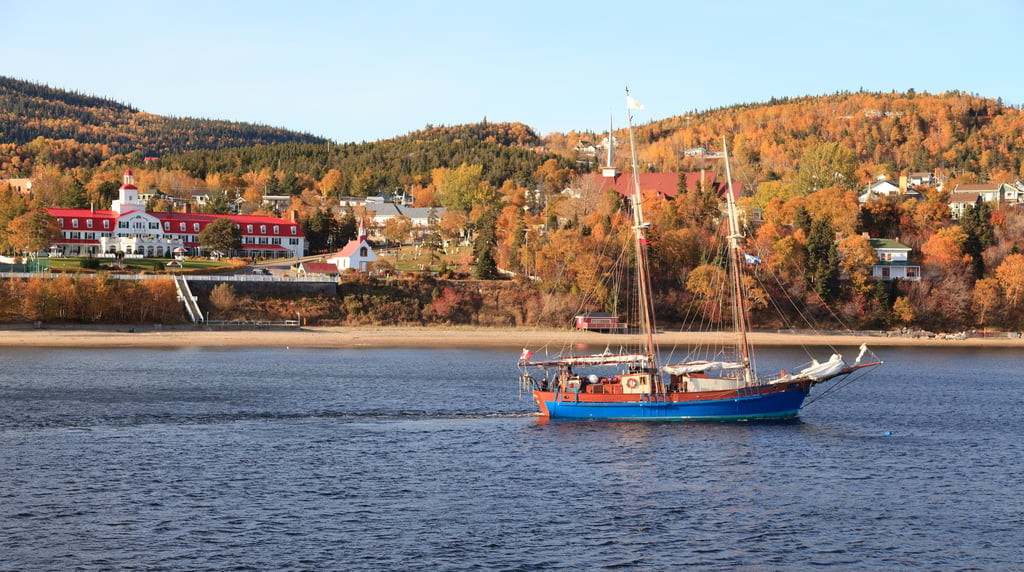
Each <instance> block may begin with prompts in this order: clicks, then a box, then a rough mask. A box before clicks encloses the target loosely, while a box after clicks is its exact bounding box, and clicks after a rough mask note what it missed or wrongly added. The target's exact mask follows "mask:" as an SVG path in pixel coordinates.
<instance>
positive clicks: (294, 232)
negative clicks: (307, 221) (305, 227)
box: [292, 226, 298, 235]
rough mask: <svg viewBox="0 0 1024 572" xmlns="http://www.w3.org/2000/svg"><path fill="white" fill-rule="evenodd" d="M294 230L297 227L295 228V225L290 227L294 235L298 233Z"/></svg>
mask: <svg viewBox="0 0 1024 572" xmlns="http://www.w3.org/2000/svg"><path fill="white" fill-rule="evenodd" d="M296 230H297V229H296V227H294V226H293V227H292V234H293V235H294V234H298V233H297V232H296Z"/></svg>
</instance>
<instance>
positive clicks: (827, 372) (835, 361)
mask: <svg viewBox="0 0 1024 572" xmlns="http://www.w3.org/2000/svg"><path fill="white" fill-rule="evenodd" d="M845 367H846V362H845V361H843V356H841V355H839V354H832V357H831V358H829V360H828V361H827V362H825V363H819V362H818V360H811V365H809V366H807V367H805V368H804V369H802V370H800V371H799V372H797V373H791V374H789V375H784V376H782V377H781V378H779V379H778V380H777V381H776V382H775V383H781V382H784V381H790V380H793V379H813V380H815V381H824V380H826V379H830V378H833V377H835V376H836V375H838V374H839V372H841V371H842V370H843V368H845Z"/></svg>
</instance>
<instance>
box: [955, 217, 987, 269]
mask: <svg viewBox="0 0 1024 572" xmlns="http://www.w3.org/2000/svg"><path fill="white" fill-rule="evenodd" d="M990 218H991V209H990V208H989V206H988V203H981V204H980V205H978V206H977V207H975V206H969V207H967V208H966V209H965V210H964V214H963V215H961V217H960V227H961V228H963V229H964V233H966V234H967V239H966V240H965V241H964V246H963V252H964V254H966V255H968V256H970V257H971V270H972V271H973V274H974V278H975V279H978V278H981V277H982V276H983V275H984V274H985V259H984V257H983V256H982V254H983V253H984V252H985V249H986V248H988V247H989V245H991V244H992V224H991V222H989V220H990Z"/></svg>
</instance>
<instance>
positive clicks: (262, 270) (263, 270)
mask: <svg viewBox="0 0 1024 572" xmlns="http://www.w3.org/2000/svg"><path fill="white" fill-rule="evenodd" d="M252 273H253V274H262V275H263V276H270V271H269V270H267V269H266V268H253V269H252Z"/></svg>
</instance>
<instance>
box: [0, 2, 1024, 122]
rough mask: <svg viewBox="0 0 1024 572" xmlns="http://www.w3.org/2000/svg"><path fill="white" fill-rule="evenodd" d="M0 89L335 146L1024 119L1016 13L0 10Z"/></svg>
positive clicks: (722, 8)
mask: <svg viewBox="0 0 1024 572" xmlns="http://www.w3.org/2000/svg"><path fill="white" fill-rule="evenodd" d="M0 22H3V27H2V29H3V31H2V32H0V34H2V36H0V37H2V39H3V46H4V50H3V58H2V60H0V62H2V63H0V75H6V76H11V77H15V78H19V79H26V80H31V81H36V82H40V83H45V84H47V85H50V86H52V87H60V88H64V89H69V90H74V91H78V92H82V93H86V94H90V95H99V96H103V97H108V98H111V99H114V100H117V101H120V102H124V103H128V104H130V105H133V106H135V107H136V108H138V109H141V110H143V111H148V112H150V113H155V114H160V115H176V116H189V117H201V118H211V119H228V120H236V121H248V122H253V123H262V124H266V125H273V126H278V127H285V128H288V129H293V130H297V131H305V132H309V133H313V134H315V135H320V136H324V137H327V138H329V139H333V140H335V141H338V142H347V141H374V140H377V139H386V138H390V137H394V136H398V135H404V134H405V133H408V132H410V131H414V130H417V129H421V128H423V127H424V126H426V125H427V124H432V125H455V124H462V123H474V122H477V121H480V120H481V119H483V118H485V117H486V118H487V119H488V120H489V121H520V122H523V123H526V124H528V125H530V126H532V127H533V128H534V129H536V130H537V132H538V133H539V134H541V135H544V134H546V133H549V132H553V131H561V132H566V131H570V130H593V131H602V130H604V129H606V128H607V125H608V118H609V115H610V114H614V115H615V122H616V125H617V126H620V125H622V124H623V123H624V111H623V108H624V99H623V89H624V87H625V86H626V85H629V87H630V90H631V93H632V94H633V96H634V97H635V98H636V99H637V100H639V101H640V102H642V103H643V104H645V106H646V109H645V110H644V111H641V112H639V113H638V114H637V119H638V121H641V122H644V121H648V120H651V119H660V118H664V117H671V116H674V115H680V114H683V113H686V112H688V111H692V110H695V109H696V110H703V109H708V108H714V107H722V106H728V105H732V104H735V103H743V102H757V101H765V100H767V99H769V98H771V97H773V96H777V97H782V96H790V97H796V96H801V95H820V94H826V93H833V92H835V91H840V90H850V91H856V90H858V89H860V88H864V89H866V90H871V91H889V90H893V89H895V90H899V91H903V90H906V89H909V88H914V89H915V90H917V91H919V92H922V91H929V92H932V93H939V92H943V91H947V90H952V89H959V90H962V91H966V92H969V93H976V94H979V95H982V96H986V97H993V98H995V97H1001V98H1003V101H1005V102H1006V103H1010V104H1015V105H1020V104H1021V103H1024V74H1022V73H1021V68H1022V57H1021V52H1022V50H1021V48H1020V38H1019V33H1020V24H1021V22H1024V2H1021V1H1020V0H974V1H972V2H962V1H949V0H929V1H925V0H908V1H901V0H888V1H879V0H864V1H860V0H858V1H855V2H833V1H829V0H820V1H819V0H794V1H786V0H779V1H776V2H764V1H755V0H750V1H747V0H715V1H711V0H707V1H702V2H692V1H683V0H668V1H654V2H639V1H629V0H623V1H619V2H606V1H603V0H591V1H579V2H577V1H559V0H546V1H535V0H513V1H511V2H488V1H480V0H477V1H472V2H468V1H467V2H462V1H459V2H444V1H436V2H429V1H421V2H418V1H403V0H369V1H366V0H364V1H359V2H343V1H339V2H332V1H307V0H290V1H287V2H266V1H262V0H254V1H250V2H220V1H217V0H205V1H201V2H200V1H195V0H183V1H174V2H154V1H149V2H147V1H141V2H140V1H137V0H136V1H133V2H121V1H116V0H92V1H78V0H74V1H71V0H69V1H54V0H0Z"/></svg>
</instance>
